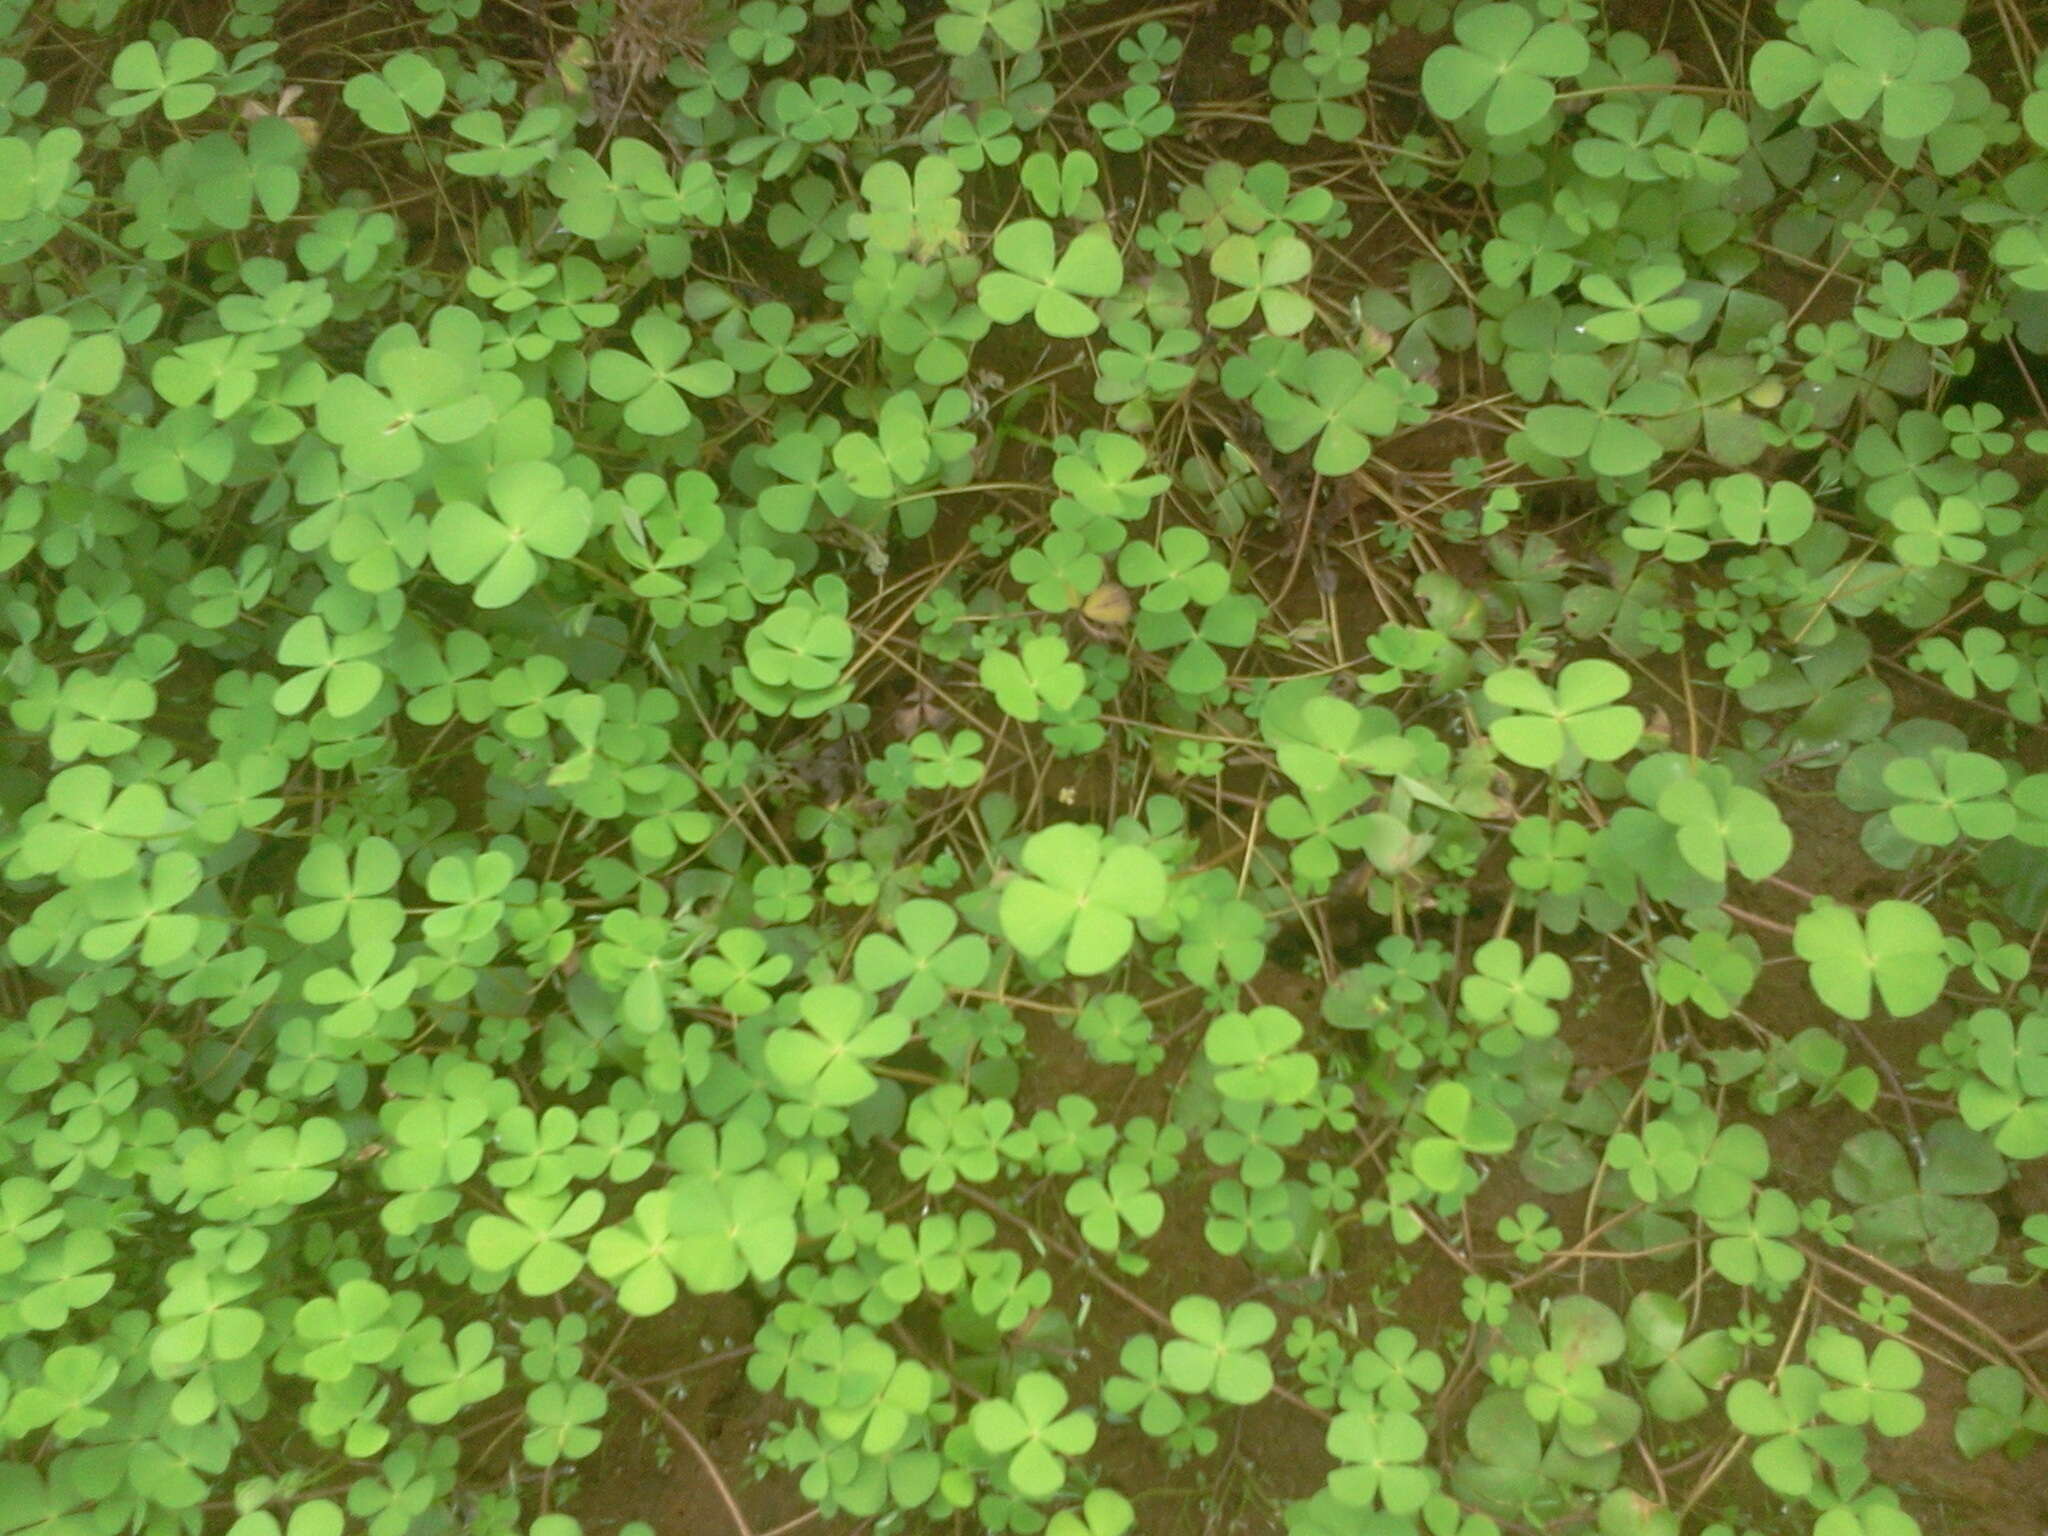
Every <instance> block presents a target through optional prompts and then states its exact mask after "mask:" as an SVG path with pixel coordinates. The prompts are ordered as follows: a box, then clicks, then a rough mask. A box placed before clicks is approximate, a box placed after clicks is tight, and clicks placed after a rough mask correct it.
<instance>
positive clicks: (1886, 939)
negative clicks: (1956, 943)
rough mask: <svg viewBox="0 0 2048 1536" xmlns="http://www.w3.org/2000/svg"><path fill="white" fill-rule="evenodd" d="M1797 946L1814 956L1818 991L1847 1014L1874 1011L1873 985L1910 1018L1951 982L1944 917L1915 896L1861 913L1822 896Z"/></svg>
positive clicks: (1800, 928) (1798, 930)
mask: <svg viewBox="0 0 2048 1536" xmlns="http://www.w3.org/2000/svg"><path fill="white" fill-rule="evenodd" d="M1792 948H1793V949H1794V951H1796V952H1797V954H1798V955H1799V958H1800V959H1802V960H1804V961H1805V962H1806V964H1807V975H1808V979H1809V980H1810V981H1811V982H1812V984H1813V990H1814V994H1815V995H1816V996H1817V997H1819V998H1820V1000H1821V1001H1822V1002H1824V1003H1826V1004H1827V1005H1828V1007H1830V1008H1832V1009H1834V1011H1835V1012H1836V1013H1839V1014H1840V1015H1841V1016H1842V1017H1843V1018H1845V1019H1867V1018H1869V1017H1870V1005H1871V995H1872V990H1873V988H1874V989H1875V992H1876V995H1877V997H1878V998H1879V999H1880V1000H1882V1002H1883V1003H1884V1006H1885V1008H1886V1009H1887V1010H1888V1011H1889V1012H1890V1013H1891V1014H1892V1015H1893V1016H1894V1017H1896V1018H1901V1019H1903V1018H1910V1017H1911V1016H1912V1015H1914V1014H1916V1013H1919V1012H1920V1011H1922V1010H1923V1009H1925V1008H1929V1007H1931V1006H1932V1005H1933V1004H1934V1002H1935V1000H1936V999H1937V998H1939V997H1940V996H1941V989H1942V988H1943V987H1944V986H1945V985H1947V983H1948V976H1949V961H1948V949H1947V944H1946V943H1945V941H1944V940H1943V938H1942V932H1941V924H1940V923H1939V922H1938V921H1936V919H1935V917H1934V915H1933V914H1932V913H1930V912H1929V911H1928V910H1927V909H1926V908H1925V907H1917V906H1915V905H1913V904H1912V903H1911V902H1906V901H1880V902H1878V903H1877V904H1876V905H1875V906H1873V907H1872V908H1871V909H1870V911H1869V912H1868V913H1867V914H1865V915H1864V916H1863V917H1861V918H1860V919H1859V917H1858V916H1857V914H1856V913H1855V912H1854V911H1852V910H1851V909H1850V908H1848V907H1844V906H1842V905H1840V904H1839V903H1837V902H1834V901H1831V900H1829V899H1828V898H1826V897H1822V898H1820V899H1819V900H1818V901H1816V902H1815V904H1814V905H1813V906H1812V907H1811V908H1810V909H1809V910H1808V911H1806V912H1805V913H1803V914H1802V915H1801V916H1800V918H1799V921H1798V923H1797V924H1796V925H1795V927H1794V929H1793V936H1792Z"/></svg>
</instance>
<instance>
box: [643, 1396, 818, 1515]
mask: <svg viewBox="0 0 2048 1536" xmlns="http://www.w3.org/2000/svg"><path fill="white" fill-rule="evenodd" d="M605 1374H606V1375H608V1376H610V1377H611V1378H612V1380H613V1381H616V1382H617V1383H619V1385H621V1386H622V1387H624V1388H625V1389H626V1390H627V1391H628V1392H631V1393H632V1394H633V1395H634V1396H635V1397H637V1398H639V1399H640V1401H641V1403H642V1405H643V1406H645V1407H646V1408H648V1409H650V1410H651V1411H652V1412H653V1413H654V1415H655V1417H657V1418H659V1419H660V1420H661V1421H662V1423H664V1424H666V1425H667V1426H668V1429H669V1433H670V1434H672V1435H675V1436H676V1437H678V1438H679V1439H680V1440H681V1441H682V1442H683V1444H685V1445H687V1446H688V1447H689V1448H690V1452H691V1454H692V1455H694V1456H695V1457H696V1458H697V1464H698V1465H699V1466H701V1467H703V1469H704V1475H705V1476H706V1477H708V1478H710V1479H711V1486H712V1488H713V1489H714V1490H716V1492H717V1494H718V1501H719V1502H720V1503H721V1504H723V1505H724V1506H725V1512H726V1513H727V1514H728V1515H730V1516H731V1517H732V1525H733V1529H734V1530H736V1531H738V1532H739V1533H740V1536H754V1528H753V1526H751V1525H749V1524H748V1523H747V1517H746V1513H745V1511H743V1510H742V1509H741V1508H740V1505H739V1500H737V1499H735V1498H734V1497H733V1496H732V1490H731V1489H730V1488H728V1487H726V1485H725V1478H724V1476H723V1474H721V1473H720V1472H719V1470H718V1463H717V1462H715V1461H713V1460H712V1459H711V1453H710V1452H709V1451H707V1450H705V1449H704V1442H703V1441H701V1440H699V1439H698V1438H697V1437H696V1435H694V1434H692V1433H691V1432H690V1426H689V1425H687V1424H685V1423H684V1422H683V1421H682V1420H681V1419H680V1418H678V1417H677V1416H676V1415H675V1414H674V1413H673V1412H672V1411H671V1410H670V1409H669V1406H668V1405H667V1404H666V1403H664V1402H663V1401H662V1400H661V1399H660V1398H658V1397H656V1396H655V1395H654V1394H653V1393H652V1392H650V1391H648V1390H647V1389H646V1388H645V1387H643V1386H641V1385H640V1383H639V1382H637V1381H635V1380H633V1379H632V1378H631V1377H630V1376H627V1375H626V1374H625V1373H623V1372H622V1371H620V1370H619V1368H618V1367H617V1366H615V1365H607V1366H606V1367H605ZM813 1513H815V1511H813ZM779 1529H783V1530H787V1529H789V1527H787V1526H783V1527H779ZM768 1536H774V1533H773V1532H769V1533H768Z"/></svg>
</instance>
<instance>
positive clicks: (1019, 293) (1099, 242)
mask: <svg viewBox="0 0 2048 1536" xmlns="http://www.w3.org/2000/svg"><path fill="white" fill-rule="evenodd" d="M991 254H992V255H993V256H994V257H995V260H996V263H997V265H998V266H1000V267H1001V268H1002V269H1003V270H1001V271H998V272H988V273H984V274H983V276H982V278H981V281H980V284H979V286H978V287H977V288H976V290H975V293H976V298H977V299H978V301H979V302H980V304H981V308H982V312H983V313H984V314H986V315H987V316H988V317H989V318H990V319H991V320H993V321H995V322H996V323H997V324H998V325H1011V324H1014V323H1015V322H1017V321H1019V320H1021V319H1023V318H1024V317H1025V316H1026V315H1029V316H1031V318H1032V321H1033V322H1034V323H1035V324H1036V325H1037V326H1038V328H1039V329H1040V330H1041V331H1043V332H1044V333H1045V334H1046V335H1048V336H1053V337H1059V338H1064V339H1075V338H1079V337H1082V336H1092V335H1094V334H1095V331H1096V328H1097V327H1098V326H1100V325H1101V324H1102V321H1101V319H1100V318H1099V317H1098V316H1097V315H1096V313H1095V310H1094V308H1093V307H1092V306H1091V305H1089V304H1088V303H1087V302H1086V301H1087V300H1089V299H1107V298H1111V297H1113V296H1114V295H1115V294H1116V292H1117V290H1118V289H1120V288H1122V287H1123V285H1124V263H1123V257H1122V256H1121V255H1120V254H1119V253H1118V251H1117V247H1116V240H1115V238H1114V237H1113V236H1112V235H1111V234H1110V232H1109V230H1108V228H1107V227H1106V226H1104V225H1100V224H1097V225H1092V226H1090V227H1089V228H1088V229H1085V230H1083V231H1082V232H1081V233H1080V234H1079V235H1077V236H1076V237H1075V238H1074V240H1073V241H1072V242H1071V243H1070V244H1069V245H1068V246H1067V248H1066V249H1065V250H1064V251H1060V250H1056V248H1055V244H1054V240H1053V232H1052V226H1051V225H1050V224H1048V223H1046V221H1045V220H1043V219H1019V220H1017V221H1015V222H1013V223H1010V224H1005V225H1004V226H1003V227H1002V228H1001V229H1000V230H998V231H997V232H996V238H995V243H994V245H993V246H992V248H991Z"/></svg>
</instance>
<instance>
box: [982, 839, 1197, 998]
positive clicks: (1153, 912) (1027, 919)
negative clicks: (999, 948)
mask: <svg viewBox="0 0 2048 1536" xmlns="http://www.w3.org/2000/svg"><path fill="white" fill-rule="evenodd" d="M1106 843H1107V839H1106V838H1105V836H1104V834H1103V832H1102V830H1101V829H1100V828H1098V827H1085V826H1081V825H1078V824H1077V823H1074V822H1058V823H1055V824H1054V825H1052V826H1050V827H1047V828H1045V829H1044V830H1043V831H1041V832H1037V833H1034V834H1033V835H1032V836H1031V838H1030V840H1029V841H1028V842H1026V843H1025V845H1024V849H1023V852H1022V853H1021V854H1020V855H1019V860H1018V862H1019V863H1021V864H1022V865H1023V866H1024V868H1025V869H1026V870H1028V871H1029V872H1030V876H1031V878H1023V877H1020V878H1017V879H1014V880H1012V881H1011V882H1010V883H1009V884H1008V885H1006V886H1004V888H1003V895H1002V900H1001V903H1000V905H999V907H998V913H999V917H1000V921H1001V923H1002V930H1003V937H1004V938H1006V939H1008V940H1009V941H1010V943H1011V944H1012V945H1013V946H1014V947H1015V948H1016V950H1017V952H1018V953H1019V954H1022V955H1025V956H1028V957H1029V958H1031V959H1034V960H1035V959H1039V958H1042V957H1046V956H1050V955H1052V954H1053V952H1054V951H1055V950H1057V951H1058V960H1059V963H1060V964H1061V965H1062V966H1063V967H1064V969H1065V970H1066V971H1067V972H1068V974H1070V975H1074V976H1100V975H1102V974H1103V973H1104V972H1106V971H1108V970H1110V969H1111V968H1113V967H1114V966H1115V965H1116V963H1117V962H1118V961H1120V960H1121V959H1123V957H1124V956H1125V955H1126V954H1128V953H1129V952H1130V948H1131V945H1132V943H1133V941H1134V940H1135V939H1136V937H1137V927H1136V920H1137V919H1140V918H1147V917H1156V916H1157V915H1158V914H1159V912H1160V911H1161V910H1162V909H1163V908H1164V907H1165V905H1166V869H1165V866H1164V865H1162V864H1161V863H1160V862H1159V859H1158V856H1157V855H1155V854H1154V853H1152V852H1151V850H1150V849H1146V848H1139V847H1134V846H1133V845H1131V844H1129V843H1116V844H1111V845H1109V846H1107V847H1105V844H1106Z"/></svg>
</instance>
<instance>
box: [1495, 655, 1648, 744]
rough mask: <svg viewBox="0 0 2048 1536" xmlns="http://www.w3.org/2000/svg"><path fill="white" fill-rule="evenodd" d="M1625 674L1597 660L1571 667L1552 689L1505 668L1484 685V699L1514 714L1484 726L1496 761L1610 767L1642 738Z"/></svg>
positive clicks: (1525, 673) (1526, 673) (1530, 676)
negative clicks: (1588, 762) (1629, 700)
mask: <svg viewBox="0 0 2048 1536" xmlns="http://www.w3.org/2000/svg"><path fill="white" fill-rule="evenodd" d="M1628 689H1629V681H1628V673H1627V672H1626V671H1624V670H1623V669H1622V668H1620V667H1618V666H1616V665H1615V664H1614V663H1613V662H1611V661H1602V660H1599V659H1597V658H1594V659H1589V660H1585V661H1575V662H1572V663H1570V664H1569V665H1568V666H1566V667H1565V668H1564V670H1563V671H1562V672H1560V673H1559V674H1558V677H1557V685H1556V687H1555V688H1552V687H1551V686H1550V685H1548V684H1546V683H1544V682H1543V681H1542V679H1540V678H1538V677H1537V676H1536V674H1535V673H1533V672H1530V671H1528V670H1526V669H1524V668H1521V667H1505V668H1503V669H1502V670H1500V671H1498V672H1496V673H1494V674H1493V675H1492V676H1491V677H1489V678H1488V679H1487V680H1486V697H1487V698H1488V699H1489V700H1491V701H1492V702H1493V703H1495V704H1498V705H1501V706H1503V707H1505V708H1507V709H1509V710H1512V711H1513V713H1511V714H1507V715H1503V716H1502V717H1501V718H1499V719H1497V720H1495V721H1494V722H1493V723H1492V724H1491V725H1489V726H1488V727H1487V735H1488V736H1489V737H1491V738H1492V741H1493V744H1494V746H1495V747H1497V748H1498V749H1499V750H1500V754H1501V756H1503V757H1505V758H1507V759H1508V761H1510V762H1513V763H1519V764H1521V765H1522V766H1523V767H1524V768H1547V769H1554V770H1557V771H1560V772H1571V771H1573V769H1572V766H1571V765H1573V764H1575V763H1578V762H1580V761H1582V760H1586V759H1590V760H1591V761H1593V762H1596V763H1611V762H1613V761H1614V760H1615V759H1616V758H1618V757H1622V756H1624V755H1626V754H1627V753H1628V752H1629V751H1630V750H1631V749H1633V748H1634V746H1635V744H1636V743H1637V742H1638V741H1639V740H1641V739H1642V734H1643V716H1642V711H1640V710H1638V709H1636V708H1635V707H1634V706H1633V705H1630V704H1618V703H1616V702H1615V701H1616V700H1617V699H1622V698H1625V697H1627V695H1628Z"/></svg>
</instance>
